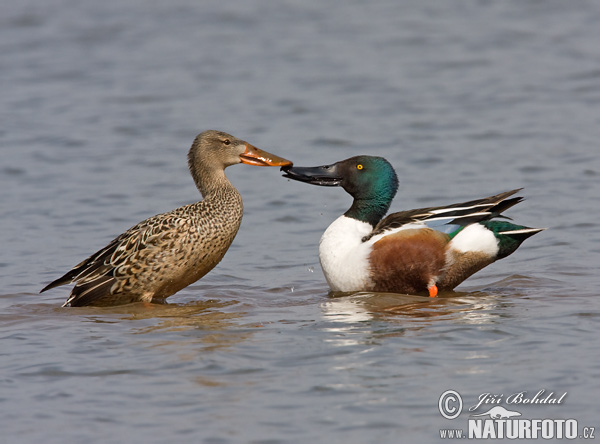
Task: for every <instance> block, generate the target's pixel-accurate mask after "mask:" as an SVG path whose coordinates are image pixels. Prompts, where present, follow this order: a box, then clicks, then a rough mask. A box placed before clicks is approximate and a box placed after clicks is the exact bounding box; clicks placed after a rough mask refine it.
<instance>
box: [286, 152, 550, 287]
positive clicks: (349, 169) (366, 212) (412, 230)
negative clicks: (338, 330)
mask: <svg viewBox="0 0 600 444" xmlns="http://www.w3.org/2000/svg"><path fill="white" fill-rule="evenodd" d="M282 170H283V171H285V174H284V177H287V178H290V179H294V180H298V181H301V182H307V183H311V184H314V185H321V186H341V187H342V188H344V190H346V191H347V192H348V193H349V194H350V195H351V196H352V197H353V198H354V201H353V202H352V206H351V207H350V209H349V210H348V211H346V212H345V213H344V214H343V215H342V216H340V217H339V218H338V219H336V220H335V221H334V222H333V223H332V224H331V225H330V226H329V228H327V230H326V231H325V233H324V234H323V236H322V237H321V241H320V244H319V259H320V262H321V267H322V268H323V272H324V273H325V278H326V279H327V282H328V283H329V286H330V287H331V289H332V290H333V291H343V292H348V291H365V290H366V291H382V292H395V293H413V294H414V293H417V294H418V293H429V296H431V297H435V296H436V295H437V294H438V291H443V290H452V289H453V288H454V287H456V286H457V285H458V284H460V283H461V282H462V281H464V280H465V279H466V278H468V277H469V276H471V275H472V274H473V273H475V272H476V271H479V270H481V269H482V268H483V267H485V266H487V265H489V264H491V263H492V262H494V261H496V260H498V259H502V258H504V257H506V256H508V255H509V254H511V253H513V252H514V251H515V250H516V249H517V248H518V247H519V245H520V244H521V243H522V242H523V241H524V240H525V239H527V238H528V237H530V236H532V235H534V234H535V233H537V232H539V231H542V230H543V228H528V227H524V226H521V225H515V224H512V223H509V222H506V221H504V220H495V219H494V218H497V217H502V216H501V213H502V212H503V211H504V210H507V209H508V208H510V207H512V206H513V205H515V204H517V203H519V202H520V201H521V200H522V198H521V197H513V198H510V199H509V197H510V196H512V195H513V194H515V193H516V192H517V191H519V190H520V189H516V190H512V191H507V192H505V193H500V194H497V195H495V196H490V197H486V198H483V199H477V200H473V201H469V202H463V203H458V204H454V205H449V206H445V207H431V208H420V209H416V210H409V211H401V212H399V213H393V214H390V215H388V216H387V217H385V218H384V216H385V214H386V212H387V211H388V209H389V207H390V203H391V201H392V199H393V198H394V195H395V194H396V191H397V189H398V178H397V176H396V173H395V171H394V169H393V168H392V166H391V165H390V164H389V162H388V161H387V160H385V159H384V158H382V157H373V156H356V157H352V158H350V159H346V160H343V161H341V162H337V163H334V164H332V165H324V166H319V167H310V168H302V167H283V168H282Z"/></svg>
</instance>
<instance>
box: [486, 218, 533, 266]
mask: <svg viewBox="0 0 600 444" xmlns="http://www.w3.org/2000/svg"><path fill="white" fill-rule="evenodd" d="M480 224H481V225H483V226H484V227H486V228H487V229H488V230H490V231H491V232H492V233H494V236H496V239H498V246H499V247H500V250H499V251H498V259H502V258H505V257H506V256H509V255H511V254H512V253H514V252H515V251H516V250H517V248H519V246H520V245H521V244H522V243H523V242H524V241H525V239H527V238H529V237H531V236H533V235H534V234H536V233H539V232H540V231H544V230H545V228H530V227H526V226H523V225H516V224H513V223H511V222H507V221H504V220H502V221H500V220H487V221H482V222H480Z"/></svg>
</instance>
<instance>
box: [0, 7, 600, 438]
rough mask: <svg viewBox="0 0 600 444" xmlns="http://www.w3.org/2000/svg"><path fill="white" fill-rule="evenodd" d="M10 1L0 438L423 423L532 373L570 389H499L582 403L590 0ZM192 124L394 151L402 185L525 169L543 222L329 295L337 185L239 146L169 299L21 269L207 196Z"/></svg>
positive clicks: (588, 338) (590, 176)
mask: <svg viewBox="0 0 600 444" xmlns="http://www.w3.org/2000/svg"><path fill="white" fill-rule="evenodd" d="M1 9H2V12H1V13H0V48H1V52H0V54H1V57H0V80H1V82H0V84H1V87H0V88H1V94H0V104H1V107H0V112H1V113H2V115H1V122H2V123H1V124H0V144H1V152H2V155H1V160H0V189H1V190H2V192H1V193H0V210H1V214H2V216H1V217H0V233H1V234H0V242H1V251H2V253H1V255H0V282H1V284H2V286H1V288H0V335H1V336H0V338H1V340H2V347H1V351H0V353H1V355H2V358H1V360H0V408H1V413H0V430H1V436H2V437H1V438H0V441H2V442H7V443H16V442H19V443H39V442H45V443H64V442H69V443H89V442H102V443H117V442H119V443H120V442H140V443H141V442H144V443H147V442H202V443H238V442H240V443H241V442H257V443H288V442H289V443H306V442H327V443H337V442H343V443H345V444H348V443H367V442H377V443H400V442H439V441H440V429H445V428H453V429H455V428H461V429H466V426H467V420H468V418H469V412H468V411H467V407H469V406H473V405H474V404H476V402H477V400H478V397H479V396H480V395H481V394H483V393H492V394H497V395H500V394H502V395H503V396H504V398H506V397H508V396H509V395H510V394H514V393H518V392H521V391H527V393H528V394H529V396H531V395H533V394H535V393H537V392H538V391H539V390H542V389H544V390H546V393H549V392H554V393H556V394H558V395H560V394H563V393H565V392H566V393H567V396H566V398H565V399H564V402H563V403H562V404H560V405H549V404H546V405H508V404H503V405H504V407H506V408H508V409H509V410H516V411H519V412H520V413H522V418H542V419H543V418H554V419H561V418H562V419H567V418H574V419H576V420H577V421H578V424H579V427H580V429H581V428H583V427H584V426H589V427H596V428H597V429H600V427H599V426H600V424H599V421H598V412H599V410H598V398H599V396H600V382H599V381H600V362H599V359H598V357H599V356H600V345H598V344H599V343H598V332H599V330H600V301H599V298H598V295H599V291H598V286H599V285H600V279H599V278H598V266H599V264H600V260H599V259H600V254H599V253H600V235H599V234H598V228H599V225H598V220H599V216H600V214H599V213H600V211H599V208H600V198H599V195H600V186H599V179H600V160H599V148H598V147H599V145H600V142H599V140H600V26H598V23H600V3H598V2H593V1H581V2H563V1H553V0H549V1H534V0H510V1H502V2H500V1H497V2H492V1H445V2H423V1H395V0H394V1H383V0H375V1H371V2H358V1H348V2H323V1H317V0H302V1H300V0H297V1H296V0H289V1H283V2H268V1H266V0H251V1H246V0H244V1H242V0H237V1H230V2H223V1H190V0H172V1H169V2H149V1H141V0H118V1H117V0H104V1H101V2H99V1H87V0H86V1H79V0H77V1H75V0H43V1H42V0H24V1H18V2H16V1H13V2H4V4H3V5H2V8H1ZM209 128H213V129H220V130H224V131H227V132H230V133H232V134H234V135H235V136H237V137H240V138H243V139H246V140H248V141H249V142H251V143H253V144H254V145H256V146H258V147H260V148H263V149H265V150H267V151H271V152H273V153H276V154H279V155H281V156H284V157H286V158H289V159H291V160H293V161H294V162H295V163H296V164H297V165H306V166H309V165H318V164H323V163H330V162H334V161H337V160H341V159H344V158H346V157H350V156H352V155H356V154H372V155H380V156H384V157H386V158H387V159H389V160H390V162H391V163H392V164H393V165H395V167H396V168H397V172H398V175H399V177H400V181H401V187H400V191H399V194H398V196H397V197H396V199H395V201H394V203H393V205H392V210H394V211H399V210H401V209H409V208H415V207H419V206H428V205H443V204H450V203H454V202H459V201H462V200H467V199H474V198H478V197H483V196H487V195H491V194H494V193H498V192H501V191H504V190H508V189H512V188H516V187H525V190H524V191H523V195H524V196H525V197H526V198H527V200H526V201H524V202H523V203H521V204H520V205H518V206H517V207H515V208H513V209H511V210H510V212H509V214H508V215H509V216H511V217H513V218H514V220H515V222H516V223H519V224H524V225H528V226H535V227H548V230H547V231H544V232H542V233H540V234H538V235H536V236H534V237H533V238H531V239H530V240H528V241H526V242H525V243H524V244H523V246H522V247H521V248H520V249H519V250H518V251H517V252H516V253H515V254H514V255H513V256H511V257H509V258H507V259H504V260H502V261H500V262H498V263H496V264H494V265H492V266H490V267H488V268H486V269H485V270H483V271H481V272H479V273H478V274H476V275H475V276H473V277H472V278H470V279H469V280H467V281H466V282H465V283H464V284H462V285H461V286H459V287H458V288H457V293H456V294H454V295H442V297H440V298H438V299H437V300H430V299H428V298H422V297H414V296H412V297H411V296H403V295H384V294H379V295H375V294H357V295H351V296H346V297H341V298H333V297H330V296H329V295H328V288H327V285H326V282H325V279H324V277H323V275H322V273H321V270H320V267H319V264H318V258H317V248H318V240H319V237H320V235H321V233H322V232H323V231H324V230H325V228H326V227H327V226H328V224H329V223H330V222H331V221H333V220H334V219H335V218H336V217H338V216H339V214H341V213H342V212H343V211H345V210H346V209H347V207H348V206H349V205H350V197H349V196H348V195H346V194H345V193H344V191H343V190H341V189H336V188H319V187H312V186H308V185H305V184H301V183H297V182H290V181H287V180H286V179H283V178H281V177H280V175H281V173H280V172H279V171H277V169H276V168H271V169H259V168H255V167H248V166H234V167H231V168H230V169H228V171H227V173H228V177H229V178H230V179H231V181H232V182H233V183H234V184H235V185H236V186H237V187H238V189H239V190H240V192H241V193H242V196H243V198H244V204H245V216H244V221H243V224H242V228H241V230H240V233H239V235H238V237H237V238H236V240H235V241H234V243H233V245H232V247H231V249H230V251H229V252H228V254H227V255H226V257H225V259H224V260H223V262H222V263H221V264H219V265H218V266H217V267H216V268H215V269H214V270H213V271H212V272H211V273H210V274H208V275H207V276H205V277H204V278H203V279H202V280H200V281H199V282H197V283H196V284H194V285H192V286H190V287H188V288H186V289H185V290H182V291H181V292H179V293H178V294H177V295H175V296H172V297H171V298H170V299H169V304H167V305H151V306H145V305H141V304H140V305H137V304H134V305H130V306H125V307H117V308H106V309H98V308H85V307H84V308H73V309H64V308H60V306H61V304H62V303H63V302H64V300H65V299H66V297H67V294H68V291H69V289H68V288H65V287H62V288H57V289H54V290H52V291H49V292H47V293H43V294H41V295H40V294H38V292H39V290H40V289H41V288H42V287H43V286H44V285H45V284H47V283H48V282H50V281H51V280H53V279H55V278H57V277H59V276H60V275H62V274H63V273H64V272H66V271H67V270H68V269H70V267H72V266H73V265H74V264H76V263H77V262H79V261H80V260H82V259H84V258H85V257H87V256H88V255H89V254H91V253H93V252H94V251H96V250H97V249H99V248H101V247H102V246H104V245H105V244H106V243H108V242H109V241H110V240H111V239H112V238H113V237H114V236H116V235H118V234H119V233H121V232H122V231H124V230H126V229H127V228H129V227H130V226H131V225H133V224H135V223H137V222H138V221H140V220H142V219H144V218H146V217H148V216H151V215H153V214H157V213H160V212H163V211H167V210H170V209H172V208H175V207H177V206H181V205H183V204H186V203H189V202H193V201H195V200H198V199H199V195H198V192H197V190H196V189H195V187H194V184H193V182H192V180H191V178H190V176H189V174H188V171H187V166H186V157H185V156H186V153H187V150H188V148H189V146H190V144H191V142H192V140H193V138H194V137H195V135H196V134H197V133H199V132H200V131H202V130H205V129H209ZM449 389H453V390H456V391H457V392H459V393H460V395H461V396H462V398H463V401H464V410H463V413H461V415H460V416H459V418H457V419H455V420H448V419H445V418H444V417H442V415H441V414H440V411H439V409H438V401H439V399H440V395H441V394H442V393H443V392H444V391H446V390H449ZM483 411H485V409H484V407H481V408H480V409H478V410H477V412H478V413H481V412H483ZM596 435H597V436H600V430H597V432H596Z"/></svg>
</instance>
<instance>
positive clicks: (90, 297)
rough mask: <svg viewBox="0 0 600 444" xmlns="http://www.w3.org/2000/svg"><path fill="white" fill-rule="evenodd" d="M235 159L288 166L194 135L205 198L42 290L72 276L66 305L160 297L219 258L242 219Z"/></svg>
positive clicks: (194, 163)
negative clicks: (232, 174)
mask: <svg viewBox="0 0 600 444" xmlns="http://www.w3.org/2000/svg"><path fill="white" fill-rule="evenodd" d="M236 163H245V164H248V165H258V166H284V165H292V163H291V162H290V161H289V160H286V159H283V158H281V157H277V156H274V155H272V154H269V153H267V152H265V151H262V150H259V149H258V148H255V147H254V146H252V145H250V144H249V143H247V142H244V141H243V140H240V139H237V138H235V137H233V136H231V135H229V134H226V133H223V132H220V131H212V130H211V131H205V132H203V133H201V134H199V135H198V136H197V137H196V139H195V140H194V143H193V144H192V147H191V148H190V151H189V153H188V164H189V168H190V171H191V173H192V177H193V178H194V182H195V183H196V186H197V187H198V190H200V193H201V194H202V196H204V200H201V201H200V202H196V203H193V204H190V205H186V206H183V207H181V208H177V209H175V210H173V211H170V212H168V213H163V214H158V215H156V216H153V217H150V218H149V219H146V220H144V221H142V222H140V223H139V224H137V225H135V226H133V227H131V228H130V229H129V230H127V231H126V232H125V233H123V234H121V235H120V236H118V237H117V238H116V239H114V240H113V241H112V242H111V243H109V244H108V245H107V246H106V247H105V248H103V249H102V250H100V251H98V252H97V253H94V254H93V255H91V256H90V257H89V258H87V259H86V260H84V261H83V262H81V263H79V264H77V265H76V266H75V267H74V268H73V269H72V270H71V271H69V272H68V273H67V274H65V275H64V276H63V277H61V278H59V279H57V280H55V281H54V282H51V283H50V284H48V285H47V286H46V287H45V288H44V289H42V291H46V290H48V289H50V288H54V287H57V286H59V285H64V284H69V283H72V282H75V287H74V288H73V290H72V291H71V294H70V295H69V298H68V299H67V301H66V302H65V304H64V305H63V307H64V306H67V305H70V306H72V307H74V306H83V305H98V306H107V305H119V304H127V303H130V302H138V301H143V302H150V301H152V300H153V299H155V300H164V299H165V298H167V297H169V296H171V295H172V294H174V293H176V292H178V291H179V290H181V289H182V288H184V287H187V286H188V285H190V284H192V283H193V282H196V281H197V280H198V279H200V278H201V277H202V276H204V275H205V274H206V273H208V272H209V271H210V270H212V269H213V268H214V267H215V266H216V265H217V264H218V263H219V261H220V260H221V259H222V258H223V256H224V255H225V253H226V252H227V249H228V248H229V246H230V245H231V242H232V241H233V238H234V237H235V235H236V234H237V231H238V228H239V227H240V223H241V221H242V212H243V206H242V197H241V196H240V193H239V192H238V191H237V190H236V189H235V187H234V186H233V185H232V184H231V182H229V180H227V177H225V171H224V170H225V168H227V167H228V166H230V165H235V164H236Z"/></svg>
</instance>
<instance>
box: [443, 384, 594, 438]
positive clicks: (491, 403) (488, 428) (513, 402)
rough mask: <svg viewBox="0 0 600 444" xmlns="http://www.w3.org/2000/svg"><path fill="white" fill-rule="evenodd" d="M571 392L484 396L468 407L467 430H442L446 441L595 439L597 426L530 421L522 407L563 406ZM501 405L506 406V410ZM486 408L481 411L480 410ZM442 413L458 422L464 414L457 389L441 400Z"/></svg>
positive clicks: (543, 390) (559, 421) (560, 420)
mask: <svg viewBox="0 0 600 444" xmlns="http://www.w3.org/2000/svg"><path fill="white" fill-rule="evenodd" d="M566 396H567V393H566V392H564V393H561V394H555V393H554V392H551V391H547V390H545V389H542V390H538V391H537V392H535V393H534V394H533V395H530V394H529V393H528V392H527V391H521V392H517V393H513V394H510V395H509V396H506V397H505V396H504V395H498V394H492V393H482V394H481V395H479V397H478V399H477V402H476V403H475V404H473V405H472V406H471V407H469V408H468V412H472V413H471V414H470V415H469V418H468V420H467V433H465V430H464V429H440V438H445V439H456V438H459V439H464V438H468V439H504V438H506V439H538V438H542V439H576V438H579V439H594V438H595V436H594V432H595V428H594V427H582V428H581V430H580V428H579V424H578V423H577V420H576V419H572V418H569V419H538V418H534V419H528V418H523V417H522V414H521V412H519V411H518V410H516V409H518V408H520V406H524V405H561V404H563V403H564V401H565V399H566ZM500 404H505V405H506V406H507V407H504V406H502V405H500ZM480 407H484V408H483V409H481V410H484V411H481V412H477V413H476V411H477V410H478V409H479V408H480ZM438 409H439V411H440V414H441V415H442V416H443V417H444V418H446V419H449V420H454V419H456V418H458V417H459V416H460V414H461V413H462V412H463V399H462V396H461V395H460V393H458V392H457V391H456V390H446V391H445V392H444V393H442V394H441V396H440V398H439V401H438Z"/></svg>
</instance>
